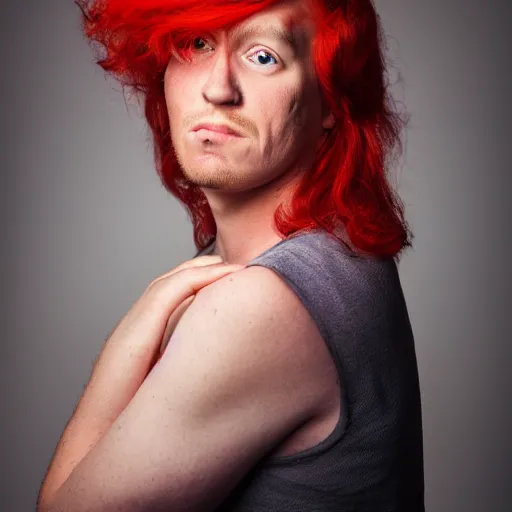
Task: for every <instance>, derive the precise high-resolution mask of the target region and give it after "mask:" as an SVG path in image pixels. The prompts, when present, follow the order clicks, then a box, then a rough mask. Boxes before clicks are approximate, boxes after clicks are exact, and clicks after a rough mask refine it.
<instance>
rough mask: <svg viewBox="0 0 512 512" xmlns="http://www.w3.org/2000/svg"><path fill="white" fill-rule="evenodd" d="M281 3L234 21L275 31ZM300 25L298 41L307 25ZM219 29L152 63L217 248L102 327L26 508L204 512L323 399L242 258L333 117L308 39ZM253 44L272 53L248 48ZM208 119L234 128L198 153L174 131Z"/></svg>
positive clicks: (294, 338)
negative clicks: (204, 46)
mask: <svg viewBox="0 0 512 512" xmlns="http://www.w3.org/2000/svg"><path fill="white" fill-rule="evenodd" d="M288 16H297V17H299V18H304V13H303V5H302V3H300V2H290V3H286V4H282V5H281V4H280V6H279V7H278V8H272V9H269V10H267V11H264V12H262V13H259V14H257V15H255V16H253V17H251V18H249V19H248V20H246V21H245V22H244V23H243V24H242V25H241V26H239V27H238V28H240V27H245V28H247V27H251V26H252V27H254V26H259V27H269V26H274V27H276V28H282V27H283V25H284V20H285V19H287V17H288ZM298 30H299V31H301V30H302V31H303V34H302V36H299V35H298V36H297V37H299V39H300V37H302V38H303V41H306V42H308V44H309V43H310V41H311V37H312V34H311V32H310V31H311V28H310V27H307V26H302V27H301V28H298ZM233 37H234V36H233V33H230V34H227V33H225V32H222V33H219V34H216V40H215V41H212V42H211V43H210V42H208V44H209V45H210V46H208V48H210V47H211V48H212V50H211V51H210V52H209V53H207V54H204V53H200V54H194V56H193V59H192V61H191V62H190V63H183V62H180V61H178V60H177V59H171V61H170V62H169V66H168V70H167V73H166V75H165V91H166V101H167V105H168V111H169V119H170V122H171V133H172V136H173V143H174V145H175V149H176V153H177V156H178V158H179V161H180V164H181V165H182V167H183V169H184V172H185V175H186V176H187V178H188V179H189V180H191V181H193V182H195V183H196V184H198V185H200V186H202V187H203V190H204V192H205V194H206V196H207V199H208V201H209V203H210V205H211V207H212V211H213V213H214V216H215V221H216V223H217V230H218V232H217V238H216V245H215V252H216V253H217V254H218V256H220V259H219V258H218V257H217V259H211V258H214V257H211V256H207V257H200V258H195V259H194V260H192V261H190V262H186V263H185V264H183V265H184V267H183V266H181V267H178V268H177V269H174V270H173V271H171V272H169V273H168V274H165V275H163V276H161V277H160V278H158V279H156V280H155V281H153V283H151V284H150V286H148V288H147V290H146V291H145V293H144V294H143V295H142V297H141V298H140V299H139V300H138V301H137V302H136V304H135V305H134V306H133V308H132V309H131V310H130V311H129V312H128V313H127V315H126V316H125V317H124V318H123V320H122V321H121V322H120V324H119V325H118V326H117V328H116V329H115V330H114V332H113V333H112V334H111V336H110V337H109V339H108V340H107V342H106V343H105V346H104V348H103V350H102V352H101V353H100V355H99V357H98V360H97V362H96V364H95V366H94V369H93V373H92V375H91V379H90V381H89V383H88V385H87V387H86V389H85V391H84V393H83V395H82V397H81V399H80V401H79V404H78V406H77V408H76V410H75V412H74V414H73V416H72V418H71V419H70V421H69V423H68V425H67V426H66V429H65V431H64V433H63V435H62V438H61V440H60V442H59V445H58V446H57V449H56V452H55V454H54V457H53V460H52V463H51V465H50V468H49V471H48V473H47V475H46V477H45V480H44V482H43V485H42V487H41V491H40V496H39V504H38V511H39V512H56V511H73V512H81V511H86V510H95V511H105V512H107V511H118V510H119V511H121V510H122V511H123V512H130V511H133V512H136V511H137V512H138V511H146V510H147V511H149V510H151V511H158V510H165V511H173V512H177V511H180V510H193V511H196V512H212V511H214V510H215V509H216V508H217V507H218V506H219V505H220V504H221V503H222V501H223V500H224V499H226V498H227V497H228V496H229V494H230V493H231V492H232V490H233V489H234V487H235V486H236V484H237V483H238V482H239V480H240V479H241V478H242V477H243V475H244V474H245V473H247V472H248V471H249V470H250V469H251V468H252V467H253V466H254V465H255V464H256V463H257V462H258V461H259V460H260V459H261V458H262V457H263V456H264V455H265V454H267V453H269V452H270V451H271V450H273V449H274V448H275V447H276V446H278V445H279V444H280V443H281V442H283V440H285V439H286V438H287V437H288V436H289V435H290V434H291V433H292V432H294V431H295V430H296V429H298V428H300V427H301V426H302V425H304V424H306V423H307V422H309V421H310V420H311V419H312V418H314V417H316V416H317V415H318V414H319V410H320V408H321V407H323V405H324V404H325V403H326V401H327V397H328V394H329V390H330V387H329V386H330V383H331V381H332V379H331V377H332V373H330V372H329V371H326V368H328V364H329V362H330V357H329V354H328V353H327V350H326V347H325V344H324V343H323V341H322V339H321V338H320V336H319V333H318V329H317V327H316V325H315V323H314V321H313V320H312V319H311V317H310V316H309V314H308V313H307V311H306V310H305V308H304V306H303V305H302V303H301V302H300V300H299V299H298V298H297V296H296V295H295V294H294V293H293V291H292V290H291V289H290V288H289V287H288V286H287V285H286V284H285V283H284V282H283V280H282V279H281V278H280V277H279V276H278V275H277V274H275V273H274V272H272V271H271V270H269V269H267V268H264V267H258V266H255V267H249V268H243V266H245V265H246V263H247V262H249V261H250V260H251V259H252V258H254V257H255V256H257V255H258V254H260V253H261V252H263V251H264V250H265V249H267V248H269V247H272V246H273V245H274V244H275V243H276V242H277V241H279V240H280V239H281V238H280V237H279V236H278V235H277V234H276V233H275V232H274V230H273V229H272V221H271V217H272V214H273V212H274V210H275V208H276V207H277V205H278V204H279V202H280V201H282V200H285V199H286V197H288V196H287V195H288V194H289V193H290V191H291V190H292V189H293V185H294V183H296V180H297V178H298V176H300V170H301V169H303V168H304V167H305V166H307V164H308V162H309V161H310V158H311V155H308V154H305V153H304V148H305V147H308V148H313V147H315V144H314V143H317V142H318V141H319V140H320V138H321V137H322V130H323V129H324V128H329V127H330V126H332V117H331V116H330V115H329V114H328V113H327V114H326V113H325V112H324V109H323V106H322V101H321V97H320V93H319V91H318V87H317V84H316V82H315V80H314V74H313V71H312V68H311V63H310V59H309V50H310V48H309V46H308V45H306V46H305V47H303V48H302V50H300V51H299V52H298V53H294V52H293V51H292V50H291V49H290V48H286V47H285V46H284V45H283V44H282V43H281V42H278V41H274V40H272V39H269V38H268V37H263V38H261V37H260V36H256V37H252V36H251V37H250V38H249V39H243V40H242V42H241V44H238V45H235V44H234V41H235V39H233ZM260 50H264V51H265V52H267V51H269V52H270V54H271V55H275V56H278V57H279V58H280V60H279V64H278V65H276V66H269V67H270V69H269V70H268V69H265V68H266V67H267V66H263V65H256V64H254V61H256V62H257V60H255V59H254V58H253V62H249V61H248V60H247V59H248V58H249V57H251V58H252V56H253V55H254V54H255V53H257V52H258V51H260ZM281 59H282V60H281ZM266 60H270V61H271V62H272V64H273V63H274V61H273V60H271V59H266ZM177 84H179V87H176V86H175V85H177ZM276 97H277V98H279V101H278V102H276ZM232 102H234V103H232ZM221 119H229V120H230V121H231V122H232V124H236V125H237V126H238V127H240V129H241V130H243V133H244V137H243V138H242V139H241V140H237V141H236V142H233V143H232V144H231V143H227V144H219V145H213V146H212V145H211V144H209V145H208V148H209V151H211V153H210V155H211V156H210V157H209V159H206V160H205V159H204V158H201V156H204V146H203V145H202V144H201V143H199V144H197V143H191V142H190V140H189V139H187V133H188V131H189V130H190V128H191V127H192V125H194V124H196V123H197V122H199V121H204V120H217V121H220V120H221ZM220 122H222V121H220ZM312 142H313V143H312ZM249 227H250V230H249ZM221 260H222V261H224V262H229V264H227V263H224V264H222V263H219V261H221ZM235 263H238V264H240V265H242V267H235V266H233V264H235ZM191 267H193V268H191ZM167 343H168V345H167ZM164 349H165V350H164ZM161 350H163V357H162V358H161V359H160V360H159V361H158V362H157V363H156V364H154V362H155V360H156V358H157V356H158V354H159V353H160V351H161ZM331 363H332V361H331ZM329 368H330V367H329Z"/></svg>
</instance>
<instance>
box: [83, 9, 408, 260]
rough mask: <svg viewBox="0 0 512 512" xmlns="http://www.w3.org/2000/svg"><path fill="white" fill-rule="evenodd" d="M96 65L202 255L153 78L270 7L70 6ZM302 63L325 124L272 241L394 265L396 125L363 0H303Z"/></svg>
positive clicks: (199, 207)
mask: <svg viewBox="0 0 512 512" xmlns="http://www.w3.org/2000/svg"><path fill="white" fill-rule="evenodd" d="M75 1H76V4H77V5H78V6H79V7H80V9H81V11H82V27H83V31H84V34H85V36H86V38H87V39H88V40H89V42H90V44H91V46H92V47H93V50H94V52H95V54H96V58H97V62H98V64H99V65H100V66H101V67H102V68H103V69H104V70H105V71H106V72H108V73H110V74H112V75H113V76H114V77H115V78H116V79H117V80H118V81H119V82H120V83H121V84H122V85H123V86H124V87H127V88H128V89H129V90H130V92H131V93H132V94H133V95H135V96H136V97H137V98H138V99H139V100H141V102H142V105H143V106H144V114H145V117H146V120H147V122H148V125H149V127H150V130H151V132H152V140H153V145H154V155H155V164H156V169H157V171H158V174H159V176H160V178H161V180H162V183H163V185H164V186H165V188H166V189H167V190H168V191H169V192H170V193H171V194H173V195H174V196H175V197H176V198H177V199H178V200H179V201H181V202H182V203H183V204H184V206H185V207H186V209H187V210H188V213H189V215H190V217H191V220H192V224H193V228H194V242H195V245H196V247H197V248H198V250H202V249H203V248H205V247H206V246H207V245H208V244H209V243H211V242H212V240H213V239H214V238H215V236H216V232H217V228H216V224H215V220H214V218H213V214H212V211H211V209H210V206H209V204H208V202H207V200H206V197H205V195H204V193H203V192H202V191H201V189H200V188H199V187H198V186H196V185H194V184H193V183H190V182H189V181H188V180H187V179H186V178H185V176H184V174H183V172H182V170H181V168H180V165H179V163H178V161H177V158H176V155H175V153H174V149H173V146H172V143H171V136H170V126H169V118H168V113H167V108H166V102H165V96H164V83H163V77H164V74H165V69H166V67H167V64H168V62H169V59H170V58H171V56H172V55H175V54H177V53H178V54H179V52H180V51H181V50H182V49H183V48H185V47H186V46H187V44H189V43H190V40H191V38H193V37H194V36H197V35H198V33H205V32H213V31H216V30H221V29H229V28H230V27H232V26H234V25H236V24H238V23H240V22H242V21H243V20H245V19H246V18H248V17H249V16H251V15H253V14H256V13H258V12H260V11H262V10H263V9H265V8H268V7H270V6H272V5H274V4H276V3H277V2H278V1H279V0H75ZM308 1H309V4H310V6H311V8H312V14H313V16H314V22H315V24H316V32H315V36H314V39H313V42H312V44H313V46H312V58H313V63H314V66H315V70H316V74H317V78H318V82H319V85H320V88H321V91H322V94H323V97H324V100H325V103H326V105H327V107H328V108H329V109H330V111H331V112H332V114H333V116H334V118H335V125H334V127H333V128H332V130H330V132H329V133H328V135H327V137H326V138H325V139H324V141H323V142H322V143H321V144H320V145H319V146H320V147H319V148H318V149H317V150H316V153H315V160H314V164H313V165H312V167H311V169H309V170H307V171H305V172H304V174H303V176H302V178H301V181H300V183H299V185H298V186H297V188H296V189H295V190H294V193H293V196H292V200H291V202H290V204H289V207H288V208H285V207H284V205H283V204H281V205H280V206H279V207H278V208H277V209H276V211H275V213H274V223H275V227H276V229H277V230H278V232H279V233H281V234H282V235H283V237H289V236H292V235H294V234H295V233H297V232H299V231H304V230H309V229H316V228H321V229H324V230H326V231H328V232H329V233H330V234H331V235H334V236H335V237H336V238H337V239H338V240H339V241H340V242H342V243H344V244H345V245H347V246H348V247H349V248H351V249H352V250H353V251H354V252H356V253H359V254H366V255H369V256H375V257H390V256H392V257H395V258H398V257H399V253H400V252H401V251H402V250H403V249H404V248H405V247H408V246H411V240H412V234H411V232H410V230H409V228H408V226H407V224H406V222H405V220H404V208H403V203H402V202H401V200H400V198H399V197H398V196H397V194H396V193H395V192H394V191H393V190H392V188H391V186H390V184H389V182H388V179H387V170H388V169H389V167H390V166H391V164H392V163H393V162H394V161H395V157H396V156H397V155H398V154H399V153H400V149H401V143H400V133H401V130H402V128H403V126H404V124H405V119H404V117H403V116H402V115H401V114H400V113H399V112H398V111H397V110H396V109H395V105H394V102H393V100H392V98H391V96H390V95H389V94H388V91H387V83H386V67H385V60H384V55H383V48H384V46H385V41H384V38H383V36H382V31H381V26H380V21H379V18H378V15H377V13H376V11H375V8H374V6H373V3H372V1H371V0H308Z"/></svg>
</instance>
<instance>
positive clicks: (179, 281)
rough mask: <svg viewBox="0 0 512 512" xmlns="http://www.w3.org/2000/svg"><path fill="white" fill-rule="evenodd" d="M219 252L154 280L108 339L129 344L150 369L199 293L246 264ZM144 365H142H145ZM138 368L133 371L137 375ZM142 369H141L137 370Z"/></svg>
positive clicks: (202, 257)
mask: <svg viewBox="0 0 512 512" xmlns="http://www.w3.org/2000/svg"><path fill="white" fill-rule="evenodd" d="M244 267H245V266H244V265H230V264H225V263H223V262H222V259H221V258H220V257H219V256H200V257H197V258H194V259H192V260H189V261H186V262H184V263H182V264H181V265H179V266H178V267H176V268H174V269H173V270H171V271H169V272H167V273H166V274H163V275H162V276H160V277H158V278H156V279H155V280H153V281H152V282H151V284H150V285H149V286H148V287H147V288H146V291H145V292H144V294H143V295H142V296H141V297H140V298H139V299H138V300H137V302H136V303H135V304H134V305H133V307H132V308H131V309H130V311H128V313H127V314H126V315H125V317H124V318H123V319H122V320H121V322H120V323H119V324H118V326H117V327H116V328H115V330H114V331H113V333H112V334H111V335H110V337H109V341H108V343H110V344H116V345H118V344H120V345H122V346H125V347H127V346H129V347H130V349H131V351H132V352H131V356H130V357H132V355H133V350H135V355H137V356H138V357H137V358H136V359H138V360H139V361H140V362H142V360H146V361H147V360H148V357H149V359H150V361H151V364H150V365H149V368H147V370H146V371H145V374H144V377H145V376H146V375H147V372H148V371H149V370H150V369H151V367H152V366H153V365H154V363H155V362H156V358H158V357H159V356H160V355H161V354H162V353H163V351H164V350H165V347H166V346H167V344H168V342H169V339H170V337H171V336H172V333H173V331H174V329H175V327H176V325H177V324H178V322H179V320H180V318H181V316H182V315H183V314H184V312H185V311H186V310H187V309H188V307H189V306H190V304H191V303H192V302H193V300H194V298H195V295H196V293H197V292H198V291H199V290H200V289H201V288H203V287H205V286H207V285H209V284H211V283H212V282H213V281H216V280H217V279H220V278H221V277H224V276H225V275H227V274H228V273H230V272H233V271H236V270H240V269H241V268H244ZM141 368H142V366H141ZM134 370H135V369H134V368H131V371H130V375H132V376H134ZM135 373H139V372H135Z"/></svg>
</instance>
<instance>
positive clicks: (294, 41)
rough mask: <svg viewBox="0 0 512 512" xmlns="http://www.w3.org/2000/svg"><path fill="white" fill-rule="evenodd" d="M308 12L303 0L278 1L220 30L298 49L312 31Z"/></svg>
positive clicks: (238, 37)
mask: <svg viewBox="0 0 512 512" xmlns="http://www.w3.org/2000/svg"><path fill="white" fill-rule="evenodd" d="M309 14H310V13H309V11H308V9H307V5H306V2H305V1H304V0H293V1H284V2H279V3H278V4H276V5H273V6H271V7H268V8H266V9H263V10H262V11H260V12H258V13H256V14H253V15H252V16H249V17H248V18H246V19H245V20H243V21H241V22H239V23H237V24H236V25H234V26H232V27H230V28H229V29H228V30H222V32H227V35H228V37H229V38H230V39H233V40H234V41H236V42H238V41H241V40H244V39H248V38H251V37H253V36H254V37H257V36H264V37H268V38H272V39H275V40H278V41H280V42H281V43H283V44H288V45H289V46H291V47H293V48H294V49H295V50H298V48H299V47H302V46H303V45H304V43H305V41H306V40H308V39H310V36H311V35H312V33H313V29H314V26H313V23H312V21H311V16H310V15H309Z"/></svg>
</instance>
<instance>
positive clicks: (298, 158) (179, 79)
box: [164, 1, 332, 191]
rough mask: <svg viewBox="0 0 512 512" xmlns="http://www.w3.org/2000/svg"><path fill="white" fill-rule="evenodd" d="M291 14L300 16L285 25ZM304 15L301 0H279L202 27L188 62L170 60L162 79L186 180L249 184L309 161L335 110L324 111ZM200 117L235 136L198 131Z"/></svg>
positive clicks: (235, 186)
mask: <svg viewBox="0 0 512 512" xmlns="http://www.w3.org/2000/svg"><path fill="white" fill-rule="evenodd" d="M290 18H292V19H295V20H296V22H295V24H293V25H292V29H291V31H288V30H287V28H286V22H287V20H289V19H290ZM307 19H308V16H307V12H305V7H304V2H301V1H292V2H285V3H280V4H279V5H278V6H274V7H272V8H270V9H266V10H264V11H262V12H260V13H258V14H256V15H254V16H252V17H250V18H247V19H246V20H244V22H243V23H241V24H239V25H237V26H236V27H234V28H233V29H231V30H230V31H229V32H225V31H222V32H218V33H215V34H209V35H202V34H198V35H197V37H196V38H195V39H194V40H193V41H192V45H191V53H190V62H183V61H181V60H179V59H178V58H176V57H173V58H172V59H171V60H170V62H169V64H168V67H167V70H166V73H165V80H164V85H165V97H166V103H167V110H168V114H169V121H170V129H171V138H172V143H173V146H174V149H175V153H176V157H177V159H178V162H179V163H180V165H181V167H182V169H183V172H184V175H185V177H186V178H187V179H188V180H189V181H191V182H192V183H195V184H196V185H199V186H200V187H205V188H212V189H218V190H224V191H248V190H251V189H254V188H256V187H260V186H262V185H265V184H267V183H270V182H272V181H274V180H276V179H277V178H280V177H282V176H283V175H284V174H289V175H296V174H297V173H298V172H300V171H301V170H302V169H304V168H306V167H307V165H308V164H309V163H310V159H311V157H312V155H313V154H314V150H315V148H316V147H317V144H318V142H319V139H320V137H321V136H322V133H323V129H324V128H326V127H330V126H331V125H332V117H331V116H329V115H327V116H325V114H324V112H323V107H322V101H321V94H320V90H319V87H318V82H317V80H316V77H315V72H314V67H313V64H312V61H311V41H312V37H313V30H314V27H313V26H312V25H310V24H304V20H307ZM279 31H282V32H284V33H285V34H288V37H289V36H291V37H292V38H293V42H292V43H290V42H289V41H287V40H286V39H287V38H282V37H280V36H279ZM202 123H216V124H221V125H222V124H224V125H227V126H228V127H229V128H232V129H234V130H235V131H236V132H238V136H225V135H222V134H219V133H215V132H212V131H210V130H206V129H199V130H198V131H194V129H195V128H196V127H197V125H199V124H202Z"/></svg>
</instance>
